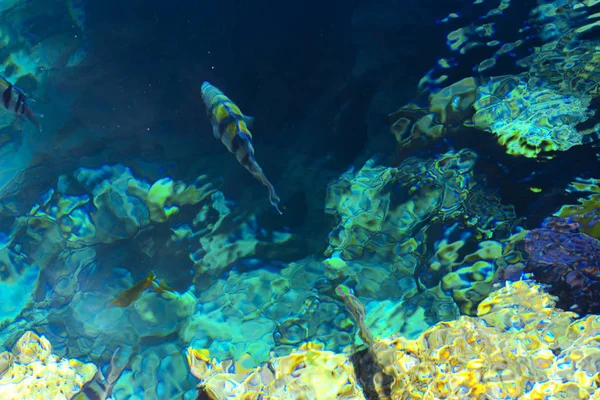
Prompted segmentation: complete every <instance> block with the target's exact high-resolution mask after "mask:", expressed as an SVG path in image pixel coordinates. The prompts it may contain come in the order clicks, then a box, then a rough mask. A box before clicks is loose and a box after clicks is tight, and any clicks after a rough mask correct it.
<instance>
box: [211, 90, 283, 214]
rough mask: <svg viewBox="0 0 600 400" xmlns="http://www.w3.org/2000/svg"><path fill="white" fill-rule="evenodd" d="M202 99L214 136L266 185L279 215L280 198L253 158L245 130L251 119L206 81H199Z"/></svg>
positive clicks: (249, 139)
mask: <svg viewBox="0 0 600 400" xmlns="http://www.w3.org/2000/svg"><path fill="white" fill-rule="evenodd" d="M202 99H203V100H204V104H205V105H206V113H207V114H208V117H209V118H210V123H211V124H212V127H213V134H214V135H215V138H217V139H220V140H221V142H223V144H224V145H225V147H227V150H229V151H230V152H231V153H233V154H235V157H236V158H237V160H238V162H239V163H240V164H241V165H242V166H243V167H244V168H246V169H247V170H248V171H249V172H250V173H251V174H252V176H254V177H255V178H256V179H258V180H259V181H260V182H261V183H262V184H263V185H265V186H266V187H267V189H268V190H269V201H270V202H271V205H273V207H275V209H276V210H277V212H278V213H279V214H281V210H280V209H279V202H280V199H279V197H278V196H277V194H276V193H275V188H274V187H273V185H272V184H271V182H269V180H268V179H267V177H266V176H265V174H264V172H263V170H262V168H261V167H260V165H258V163H257V162H256V159H255V158H254V147H253V146H252V134H251V133H250V130H248V126H249V125H252V121H253V120H254V118H252V117H249V116H247V115H244V114H242V111H240V109H239V108H238V106H236V105H235V104H234V103H233V102H232V101H231V100H230V99H229V98H228V97H227V96H225V94H223V92H221V91H220V90H219V89H217V88H216V87H214V86H213V85H211V84H210V83H208V82H204V83H203V84H202Z"/></svg>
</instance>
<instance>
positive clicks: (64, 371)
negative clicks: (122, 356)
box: [0, 332, 98, 400]
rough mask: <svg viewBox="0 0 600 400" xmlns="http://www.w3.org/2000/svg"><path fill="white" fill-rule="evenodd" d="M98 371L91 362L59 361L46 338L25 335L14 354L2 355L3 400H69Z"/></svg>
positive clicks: (0, 386) (1, 386) (32, 334)
mask: <svg viewBox="0 0 600 400" xmlns="http://www.w3.org/2000/svg"><path fill="white" fill-rule="evenodd" d="M97 370H98V369H97V368H96V366H95V365H94V364H92V363H88V364H85V363H82V362H80V361H78V360H75V359H66V358H59V357H57V356H55V355H54V354H52V346H51V345H50V342H48V340H47V339H46V338H45V337H43V336H42V337H39V336H38V335H36V334H35V333H33V332H26V333H25V334H24V335H23V336H21V338H20V339H19V340H18V341H17V343H16V344H15V345H14V346H13V349H12V352H4V353H1V354H0V396H1V397H2V398H3V399H7V400H9V399H15V400H16V399H56V400H60V399H65V400H68V399H70V398H71V397H72V396H73V395H75V394H76V393H77V392H78V391H79V390H80V389H81V387H82V386H83V385H84V384H85V383H87V382H89V381H90V380H91V379H92V378H93V377H94V375H95V374H96V371H97Z"/></svg>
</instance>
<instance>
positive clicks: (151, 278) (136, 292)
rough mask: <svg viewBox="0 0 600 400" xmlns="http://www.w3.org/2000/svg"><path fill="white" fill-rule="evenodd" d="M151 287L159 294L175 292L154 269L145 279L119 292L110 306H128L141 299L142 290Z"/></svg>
mask: <svg viewBox="0 0 600 400" xmlns="http://www.w3.org/2000/svg"><path fill="white" fill-rule="evenodd" d="M149 287H152V288H153V289H154V290H155V291H156V292H157V293H159V294H162V293H164V292H171V293H175V291H174V290H173V289H171V288H170V287H168V286H167V285H165V284H164V282H162V281H160V280H159V279H158V278H157V277H156V275H155V274H154V271H151V272H150V273H149V274H148V276H146V277H145V278H144V279H141V280H140V281H138V282H136V283H135V285H133V286H132V287H130V288H127V289H125V290H123V291H122V292H121V293H119V295H118V296H117V297H116V298H115V299H114V300H113V301H112V302H111V303H110V304H109V307H110V306H117V307H127V306H129V305H130V304H132V303H134V302H135V301H137V299H139V298H140V296H141V295H142V292H143V291H144V290H146V289H148V288H149Z"/></svg>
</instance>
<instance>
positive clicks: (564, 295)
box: [523, 217, 600, 314]
mask: <svg viewBox="0 0 600 400" xmlns="http://www.w3.org/2000/svg"><path fill="white" fill-rule="evenodd" d="M579 229H580V226H579V224H578V223H577V222H569V221H568V220H567V219H564V218H558V217H549V218H546V220H545V221H544V222H543V223H542V226H541V227H540V228H538V229H533V230H531V231H529V232H528V233H527V234H526V235H525V237H524V238H523V244H524V248H525V251H526V252H527V253H528V258H527V262H526V265H525V268H524V271H525V272H528V273H531V274H532V276H533V277H534V278H535V280H536V281H538V282H540V283H543V284H546V285H548V290H549V292H550V293H551V294H553V295H555V296H557V297H558V299H559V301H558V306H559V307H561V308H563V309H565V310H571V311H575V312H578V313H583V314H599V313H600V302H599V301H598V295H597V294H598V290H600V242H599V241H598V240H596V239H594V238H592V237H591V236H588V235H586V234H585V233H582V232H580V231H579Z"/></svg>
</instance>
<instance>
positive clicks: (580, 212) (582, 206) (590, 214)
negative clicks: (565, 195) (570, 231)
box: [554, 178, 600, 239]
mask: <svg viewBox="0 0 600 400" xmlns="http://www.w3.org/2000/svg"><path fill="white" fill-rule="evenodd" d="M566 191H567V192H569V193H582V194H583V193H585V194H587V196H586V197H580V198H579V199H578V203H579V204H574V205H571V204H569V205H564V206H562V207H561V208H560V210H558V211H557V212H555V213H554V215H555V216H557V217H566V218H569V219H570V220H573V221H575V222H577V223H578V224H579V230H580V231H581V232H583V233H586V234H588V235H590V236H592V237H594V238H596V239H600V179H582V178H577V179H576V180H575V181H574V182H571V184H570V185H569V186H568V187H567V188H566Z"/></svg>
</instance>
